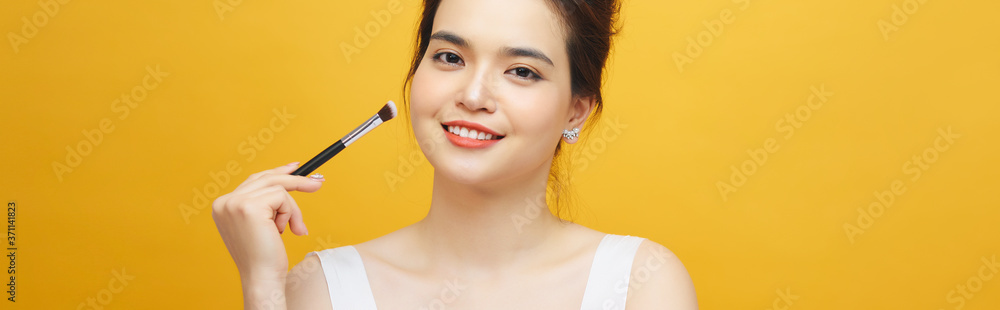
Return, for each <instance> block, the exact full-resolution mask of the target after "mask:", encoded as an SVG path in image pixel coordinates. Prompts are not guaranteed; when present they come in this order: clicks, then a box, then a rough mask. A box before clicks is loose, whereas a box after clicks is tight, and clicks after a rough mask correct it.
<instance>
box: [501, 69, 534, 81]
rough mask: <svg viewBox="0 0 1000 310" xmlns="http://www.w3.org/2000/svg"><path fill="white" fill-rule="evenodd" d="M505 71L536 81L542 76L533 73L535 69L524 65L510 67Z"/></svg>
mask: <svg viewBox="0 0 1000 310" xmlns="http://www.w3.org/2000/svg"><path fill="white" fill-rule="evenodd" d="M507 73H510V74H513V75H514V76H516V77H518V78H520V79H525V80H532V81H537V80H541V79H542V76H540V75H538V73H535V71H532V70H531V69H528V68H525V67H517V68H514V69H510V70H507Z"/></svg>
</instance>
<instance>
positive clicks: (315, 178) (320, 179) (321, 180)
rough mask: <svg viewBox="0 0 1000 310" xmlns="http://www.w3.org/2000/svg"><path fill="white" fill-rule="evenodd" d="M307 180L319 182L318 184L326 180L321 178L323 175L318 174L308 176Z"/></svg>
mask: <svg viewBox="0 0 1000 310" xmlns="http://www.w3.org/2000/svg"><path fill="white" fill-rule="evenodd" d="M309 179H310V180H313V181H320V182H323V181H326V179H325V178H323V175H322V174H319V173H313V174H312V175H310V176H309Z"/></svg>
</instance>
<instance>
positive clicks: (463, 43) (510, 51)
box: [429, 31, 555, 67]
mask: <svg viewBox="0 0 1000 310" xmlns="http://www.w3.org/2000/svg"><path fill="white" fill-rule="evenodd" d="M429 40H442V41H446V42H448V43H451V44H454V45H457V46H458V47H461V48H469V47H470V46H471V45H470V44H469V41H467V40H465V38H462V37H461V36H459V35H457V34H455V33H452V32H448V31H438V32H435V33H434V34H432V35H431V36H430V38H429ZM500 54H501V55H503V56H506V57H528V58H534V59H538V60H541V61H544V62H545V63H547V64H549V65H550V66H553V67H554V66H555V64H554V63H553V62H552V59H550V58H549V57H548V56H545V53H542V51H540V50H538V49H534V48H530V47H504V48H502V49H501V50H500Z"/></svg>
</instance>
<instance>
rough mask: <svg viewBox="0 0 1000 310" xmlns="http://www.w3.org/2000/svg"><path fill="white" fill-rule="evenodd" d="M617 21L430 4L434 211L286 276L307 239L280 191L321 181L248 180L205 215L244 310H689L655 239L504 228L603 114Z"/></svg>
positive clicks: (275, 173) (509, 0)
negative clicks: (293, 238)
mask: <svg viewBox="0 0 1000 310" xmlns="http://www.w3.org/2000/svg"><path fill="white" fill-rule="evenodd" d="M617 10H618V4H617V3H616V1H614V0H587V1H584V0H436V1H435V0H426V1H424V11H423V14H422V20H421V23H420V26H419V29H418V33H417V43H418V44H417V50H416V51H415V55H414V59H413V63H412V66H411V70H410V73H409V75H408V77H407V83H408V84H409V90H410V94H409V95H410V102H411V103H410V106H409V109H410V110H409V111H410V113H409V114H410V121H411V124H412V127H413V133H414V135H415V136H416V138H417V140H418V141H420V146H421V148H422V150H423V151H424V154H425V155H426V157H427V159H428V161H429V162H430V163H431V164H432V165H433V166H434V182H433V192H432V199H431V206H430V211H429V212H428V214H427V216H426V217H425V218H424V219H423V220H421V221H419V222H417V223H415V224H412V225H410V226H408V227H404V228H402V229H400V230H398V231H395V232H392V233H390V234H388V235H385V236H382V237H380V238H377V239H374V240H371V241H368V242H365V243H361V244H358V245H355V246H345V247H339V248H336V249H329V250H325V251H321V252H314V253H310V255H307V256H306V258H305V259H304V260H303V261H302V262H300V263H299V264H298V265H296V266H295V267H294V268H293V269H292V270H291V271H288V272H287V273H286V271H287V270H288V261H287V258H286V254H285V251H284V247H283V244H282V242H281V238H280V233H282V232H283V231H284V229H285V226H286V224H287V225H288V226H289V228H290V229H291V230H292V232H293V233H295V234H297V235H302V234H305V233H306V232H307V231H306V227H305V224H304V223H303V221H302V215H301V212H300V211H299V208H298V206H297V205H296V204H295V201H294V200H293V199H292V197H291V196H290V195H289V194H288V192H289V191H293V190H295V191H302V192H315V191H317V190H319V189H320V187H321V185H322V179H312V178H307V177H300V176H291V175H289V173H290V172H292V171H294V170H295V168H296V165H297V163H293V164H289V165H286V166H283V167H278V168H275V169H271V170H267V171H263V172H260V173H256V174H254V175H251V176H250V177H249V178H248V179H247V180H246V181H245V182H243V184H241V185H240V186H239V187H237V188H236V189H235V190H234V191H233V192H232V193H229V194H227V195H223V196H222V197H219V198H218V199H217V200H216V201H215V203H214V204H213V217H214V218H215V220H216V225H217V226H218V228H219V232H220V234H221V235H222V237H223V240H224V241H225V243H226V246H227V248H228V249H229V252H230V254H231V255H232V257H233V260H234V261H235V262H236V265H237V267H238V268H239V271H240V277H241V281H242V285H243V295H244V304H245V307H246V308H248V309H250V308H265V309H283V308H285V307H287V308H290V309H330V308H331V307H333V308H334V309H375V305H377V306H378V308H381V309H404V308H406V309H416V308H420V309H442V308H451V309H581V308H583V309H696V308H697V302H696V299H695V295H694V288H693V285H692V283H691V279H690V277H689V276H688V273H687V271H686V270H685V268H684V266H683V265H682V264H681V262H680V261H679V260H678V259H677V258H676V256H674V255H673V254H672V253H670V252H669V250H667V249H666V248H664V247H663V246H661V245H659V244H657V243H655V242H652V241H649V240H645V239H642V238H637V237H630V236H619V235H608V234H604V233H601V232H598V231H595V230H592V229H589V228H586V227H583V226H580V225H578V224H575V223H571V222H567V221H563V220H561V219H560V218H558V217H557V216H555V215H553V214H552V213H551V212H541V215H539V216H538V217H536V218H533V219H532V220H530V221H528V222H520V223H512V221H511V214H515V213H517V212H523V210H524V206H525V201H526V200H527V201H531V199H534V198H537V197H545V195H546V188H547V186H548V187H551V188H553V189H555V190H556V192H558V189H560V188H562V187H564V186H565V185H563V184H561V183H560V181H559V180H558V178H557V177H553V178H552V179H551V180H550V175H552V176H558V171H557V170H556V169H553V162H554V160H556V158H557V156H558V155H559V149H560V147H559V145H560V144H561V143H563V142H565V143H575V142H576V141H577V139H578V136H577V134H578V133H579V132H580V130H581V129H580V128H582V127H584V124H585V122H586V121H587V118H588V116H591V114H593V116H594V117H595V118H596V117H598V116H599V114H600V113H599V112H600V110H601V106H602V104H603V102H602V98H601V75H602V71H603V68H604V64H605V61H606V59H607V56H608V52H609V48H610V42H611V36H612V34H613V33H614V18H615V16H616V15H617ZM592 112H594V113H592ZM592 123H594V122H593V120H592ZM584 130H586V129H584ZM441 136H444V137H445V138H444V139H441V138H440V137H441ZM553 172H555V173H553ZM543 200H544V199H543ZM541 209H543V210H547V209H546V208H544V206H543V207H542V208H541ZM318 266H319V267H321V268H319V267H318ZM626 305H627V308H626Z"/></svg>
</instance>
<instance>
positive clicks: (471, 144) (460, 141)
mask: <svg viewBox="0 0 1000 310" xmlns="http://www.w3.org/2000/svg"><path fill="white" fill-rule="evenodd" d="M441 125H443V126H442V128H443V129H442V130H444V133H445V136H446V137H448V141H451V143H452V144H454V145H455V146H459V147H464V148H471V149H479V148H485V147H488V146H491V145H494V144H496V143H497V142H500V139H493V140H479V139H473V138H463V137H462V136H459V135H456V134H453V133H451V132H449V131H448V126H458V127H465V128H468V129H469V130H475V131H478V132H484V133H488V134H491V135H493V136H494V137H502V136H501V135H499V134H497V132H496V131H493V130H491V129H489V128H486V126H483V125H480V124H477V123H473V122H467V121H461V120H459V121H450V122H445V123H441Z"/></svg>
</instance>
